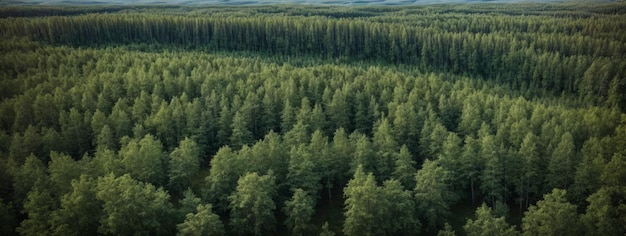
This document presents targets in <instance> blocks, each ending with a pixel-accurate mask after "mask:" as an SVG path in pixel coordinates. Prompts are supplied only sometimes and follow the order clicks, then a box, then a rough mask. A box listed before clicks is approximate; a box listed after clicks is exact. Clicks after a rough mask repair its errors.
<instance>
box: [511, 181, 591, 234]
mask: <svg viewBox="0 0 626 236" xmlns="http://www.w3.org/2000/svg"><path fill="white" fill-rule="evenodd" d="M565 194H566V191H565V190H561V189H554V190H552V192H551V193H548V194H546V195H544V196H543V200H541V201H539V202H537V205H536V206H530V207H529V208H528V211H527V212H526V213H525V214H524V218H523V219H522V230H523V233H524V235H577V234H579V233H580V232H579V229H580V227H579V223H578V214H577V213H576V206H575V205H572V204H571V203H569V202H568V201H567V199H566V198H565Z"/></svg>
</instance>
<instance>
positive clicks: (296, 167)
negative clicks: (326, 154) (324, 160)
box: [286, 145, 322, 200]
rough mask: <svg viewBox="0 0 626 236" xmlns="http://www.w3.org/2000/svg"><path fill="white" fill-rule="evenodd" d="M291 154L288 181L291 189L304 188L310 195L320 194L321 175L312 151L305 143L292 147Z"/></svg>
mask: <svg viewBox="0 0 626 236" xmlns="http://www.w3.org/2000/svg"><path fill="white" fill-rule="evenodd" d="M289 156H290V158H289V166H288V172H287V179H286V183H287V184H288V185H289V187H290V190H291V191H296V189H302V190H303V191H305V192H306V193H307V194H309V195H310V196H318V195H319V194H318V193H319V191H320V189H321V188H322V186H321V185H320V180H321V176H320V175H319V173H317V172H316V171H315V167H316V163H314V162H313V159H312V156H311V153H310V152H309V151H308V149H306V147H305V146H304V145H300V146H299V147H297V148H296V147H294V148H292V149H291V151H290V152H289ZM316 200H317V199H316Z"/></svg>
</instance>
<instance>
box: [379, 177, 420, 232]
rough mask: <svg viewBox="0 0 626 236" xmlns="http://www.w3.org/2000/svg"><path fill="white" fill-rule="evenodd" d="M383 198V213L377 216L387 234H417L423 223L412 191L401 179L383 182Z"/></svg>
mask: <svg viewBox="0 0 626 236" xmlns="http://www.w3.org/2000/svg"><path fill="white" fill-rule="evenodd" d="M381 195H382V196H381V199H382V200H383V203H384V208H383V210H382V211H383V213H382V215H381V216H378V217H377V218H378V219H379V221H381V224H382V225H381V226H380V227H381V228H382V229H384V230H385V234H387V235H416V234H419V232H420V230H421V224H420V222H419V220H418V218H417V217H416V214H415V213H416V212H415V202H414V200H413V196H412V193H411V191H409V190H405V188H404V187H402V185H401V184H400V181H398V180H395V179H391V180H387V181H385V182H384V183H383V187H382V189H381Z"/></svg>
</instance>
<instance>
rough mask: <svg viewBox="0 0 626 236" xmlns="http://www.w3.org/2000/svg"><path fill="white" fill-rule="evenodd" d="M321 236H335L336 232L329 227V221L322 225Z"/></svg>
mask: <svg viewBox="0 0 626 236" xmlns="http://www.w3.org/2000/svg"><path fill="white" fill-rule="evenodd" d="M320 236H335V232H333V231H331V230H330V228H329V227H328V221H326V222H324V224H323V225H322V231H321V232H320Z"/></svg>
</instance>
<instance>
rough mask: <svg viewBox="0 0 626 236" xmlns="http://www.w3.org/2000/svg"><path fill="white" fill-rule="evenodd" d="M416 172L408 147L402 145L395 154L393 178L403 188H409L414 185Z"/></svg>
mask: <svg viewBox="0 0 626 236" xmlns="http://www.w3.org/2000/svg"><path fill="white" fill-rule="evenodd" d="M416 172H417V169H415V161H414V160H413V158H412V157H411V153H409V149H408V148H407V146H406V145H402V147H401V148H400V152H399V153H398V154H397V155H396V161H395V169H394V171H393V175H392V176H393V178H395V179H397V180H398V181H400V183H402V185H403V186H404V187H405V188H407V189H410V188H412V187H414V186H415V173H416Z"/></svg>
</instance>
